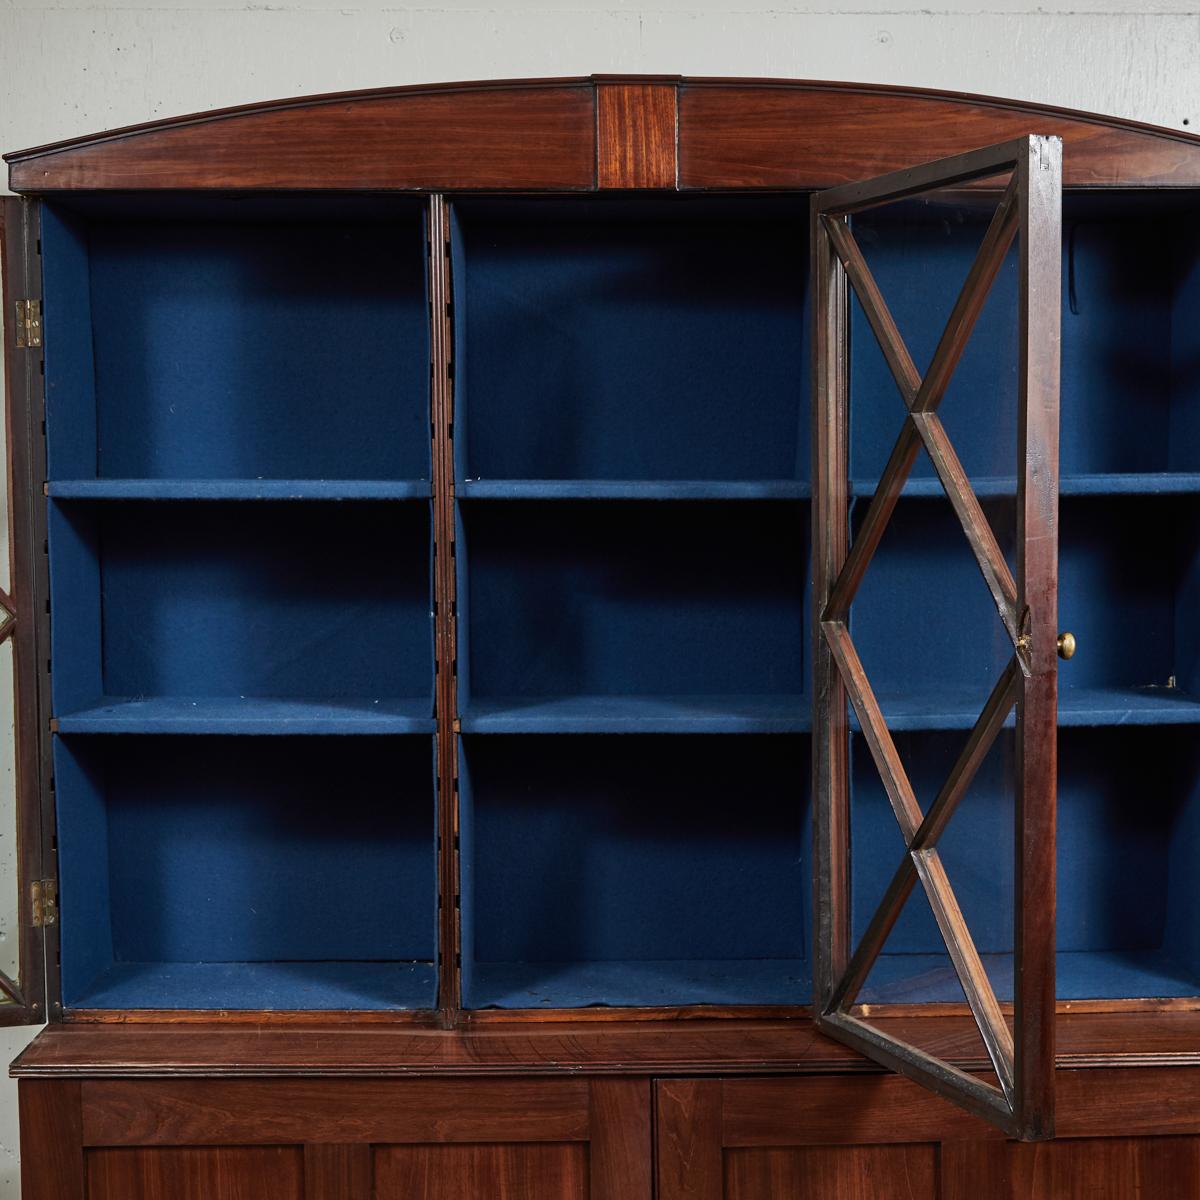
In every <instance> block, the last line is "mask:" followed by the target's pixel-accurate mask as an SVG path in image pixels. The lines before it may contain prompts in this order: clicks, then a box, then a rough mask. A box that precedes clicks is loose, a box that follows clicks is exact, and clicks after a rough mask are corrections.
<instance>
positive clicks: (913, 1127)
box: [655, 1068, 1200, 1200]
mask: <svg viewBox="0 0 1200 1200" xmlns="http://www.w3.org/2000/svg"><path fill="white" fill-rule="evenodd" d="M1090 1076H1098V1077H1099V1078H1089V1077H1090ZM1197 1076H1200V1071H1187V1070H1179V1069H1175V1068H1166V1069H1164V1070H1157V1071H1130V1070H1122V1069H1119V1068H1118V1069H1115V1070H1109V1071H1089V1070H1083V1071H1067V1072H1064V1083H1063V1089H1062V1091H1063V1095H1062V1103H1061V1105H1060V1108H1061V1113H1060V1115H1061V1118H1062V1122H1061V1123H1062V1129H1061V1135H1062V1136H1061V1137H1060V1138H1059V1139H1058V1140H1055V1141H1054V1142H1051V1143H1049V1144H1032V1145H1031V1144H1025V1143H1021V1142H1014V1141H1009V1140H1006V1139H1005V1137H1004V1135H1003V1134H1002V1133H1001V1132H1000V1131H999V1130H997V1129H996V1128H995V1126H994V1125H993V1124H991V1123H989V1122H986V1121H984V1120H983V1119H981V1118H979V1117H975V1116H972V1115H971V1114H969V1113H967V1112H965V1111H964V1110H963V1109H961V1108H959V1107H956V1106H954V1105H953V1104H950V1103H948V1102H947V1101H945V1100H943V1099H941V1098H940V1097H938V1096H935V1095H934V1094H933V1093H932V1092H930V1091H929V1090H928V1089H925V1088H922V1087H921V1086H920V1085H919V1084H916V1083H914V1082H912V1081H910V1080H907V1079H901V1078H898V1077H897V1076H894V1075H892V1076H858V1077H850V1076H838V1077H831V1076H825V1077H820V1076H809V1077H806V1078H782V1079H761V1078H760V1079H725V1080H721V1079H674V1080H664V1081H662V1082H660V1083H658V1085H657V1089H658V1091H657V1096H656V1104H655V1111H656V1120H657V1137H656V1145H657V1172H658V1192H657V1195H658V1200H791V1198H792V1197H797V1198H799V1197H803V1198H804V1200H1097V1198H1099V1197H1104V1198H1106V1200H1107V1198H1109V1197H1111V1198H1113V1200H1117V1198H1119V1200H1126V1198H1127V1197H1128V1198H1131V1197H1135V1196H1145V1197H1151V1196H1154V1197H1157V1196H1164V1197H1166V1196H1193V1195H1196V1194H1200V1136H1197V1134H1198V1133H1200V1125H1198V1123H1197V1122H1198V1117H1197V1113H1198V1112H1200V1110H1198V1109H1197V1108H1196V1107H1195V1099H1196V1094H1197V1087H1200V1079H1198V1078H1196V1077H1197ZM1108 1089H1111V1091H1109V1090H1108ZM1097 1094H1101V1095H1110V1096H1111V1097H1112V1100H1111V1102H1110V1103H1099V1104H1098V1103H1096V1095H1097ZM1134 1108H1136V1109H1137V1112H1138V1114H1143V1113H1144V1114H1145V1115H1144V1119H1143V1118H1141V1117H1139V1116H1137V1115H1134V1114H1133V1113H1132V1112H1131V1110H1132V1109H1134ZM1131 1128H1133V1129H1140V1130H1151V1129H1157V1130H1160V1131H1166V1130H1170V1131H1171V1133H1172V1134H1173V1135H1174V1136H1169V1137H1167V1136H1143V1137H1130V1136H1113V1135H1115V1134H1122V1135H1124V1134H1127V1133H1128V1132H1129V1131H1130V1130H1131Z"/></svg>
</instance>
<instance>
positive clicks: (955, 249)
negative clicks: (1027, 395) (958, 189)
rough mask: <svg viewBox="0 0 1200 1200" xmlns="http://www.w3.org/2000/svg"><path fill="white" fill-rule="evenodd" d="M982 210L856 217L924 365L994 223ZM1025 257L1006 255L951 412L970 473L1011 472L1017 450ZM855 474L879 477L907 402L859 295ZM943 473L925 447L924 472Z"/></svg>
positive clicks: (952, 392)
mask: <svg viewBox="0 0 1200 1200" xmlns="http://www.w3.org/2000/svg"><path fill="white" fill-rule="evenodd" d="M986 215H987V214H986V213H984V214H983V220H982V221H981V219H980V213H979V212H976V211H973V210H968V209H964V208H957V207H953V206H950V205H942V204H931V203H926V202H921V201H917V202H911V203H907V204H903V205H895V206H891V207H889V208H886V209H882V210H879V211H877V212H868V213H864V214H861V215H859V216H856V217H854V218H853V228H854V235H855V238H856V239H857V241H858V243H859V245H860V246H861V247H862V250H863V254H864V255H865V256H866V259H867V263H868V265H869V266H870V268H871V271H872V273H873V274H874V276H875V279H876V282H877V283H878V284H879V287H880V289H881V290H882V292H883V295H884V299H885V300H886V301H887V304H888V307H889V308H890V310H891V312H892V315H893V317H895V320H896V324H897V326H898V327H899V329H900V333H901V336H902V337H903V338H904V341H905V344H906V345H907V346H908V349H909V353H910V354H911V355H912V357H913V361H914V362H915V363H916V366H917V370H918V371H924V370H925V368H926V367H927V366H928V365H929V361H930V359H931V358H932V357H933V352H934V350H935V348H936V347H937V343H938V340H939V339H940V337H941V334H942V330H943V328H944V326H945V322H946V318H947V317H948V316H949V315H950V310H951V308H952V306H953V304H954V299H955V297H956V296H957V294H958V290H959V288H960V287H961V286H962V283H963V280H964V278H965V277H966V273H967V271H968V269H969V267H970V265H971V261H972V259H973V258H974V255H975V252H976V250H977V249H978V246H979V242H980V239H981V238H982V236H983V231H984V229H985V227H986V225H985V222H986ZM1017 352H1018V342H1017V263H1016V254H1015V252H1012V253H1010V255H1009V257H1008V258H1007V259H1006V260H1005V264H1004V266H1003V268H1002V269H1001V272H1000V275H999V277H998V278H997V280H996V282H995V284H994V285H993V288H992V293H991V295H990V296H989V298H988V301H987V304H986V305H985V307H984V310H983V312H982V314H981V315H980V318H979V321H978V323H977V325H976V327H975V331H974V333H973V334H972V337H971V340H970V342H969V343H968V346H967V349H966V351H965V353H964V354H963V357H962V360H961V361H960V362H959V364H958V367H957V369H956V370H955V372H954V376H953V378H952V380H951V384H950V387H949V389H948V391H947V393H946V397H945V399H944V400H943V402H942V407H941V416H942V419H943V421H944V422H945V423H946V427H947V429H948V430H949V432H950V434H951V436H952V437H953V438H954V442H955V446H956V448H957V450H958V453H959V455H960V457H961V458H962V460H963V464H964V466H965V467H966V468H967V471H968V473H970V474H976V475H1011V474H1012V473H1013V472H1014V471H1015V469H1016V458H1017V442H1016V437H1017V425H1016V411H1017V405H1016V398H1017V370H1018V353H1017ZM850 384H851V402H850V428H851V452H850V473H851V475H852V477H853V478H855V479H871V480H874V479H878V478H879V475H880V473H881V472H882V470H883V467H884V464H885V463H886V462H887V458H888V455H889V453H890V452H891V449H892V445H893V443H894V442H895V440H896V436H897V434H898V433H899V432H900V426H901V424H902V422H903V419H904V413H905V408H904V402H903V400H902V399H901V398H900V393H899V391H898V390H897V388H896V384H895V382H894V380H893V378H892V375H891V373H890V372H889V370H888V368H887V364H886V362H885V361H884V358H883V355H882V353H881V351H880V349H879V345H878V343H877V342H876V340H875V336H874V334H873V333H872V332H871V328H870V326H869V325H868V324H867V320H866V317H865V315H864V314H863V311H862V308H861V306H860V305H859V303H858V300H857V298H853V299H852V303H851V316H850ZM932 474H933V467H932V465H931V464H930V462H929V460H928V458H926V457H925V456H924V455H921V457H920V458H919V459H918V461H917V464H916V466H915V468H914V470H913V475H914V477H919V476H929V475H932Z"/></svg>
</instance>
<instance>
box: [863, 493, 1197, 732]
mask: <svg viewBox="0 0 1200 1200" xmlns="http://www.w3.org/2000/svg"><path fill="white" fill-rule="evenodd" d="M863 504H865V502H863V503H862V504H859V505H856V513H855V518H856V521H857V519H858V518H859V514H860V513H861V511H862V507H863ZM983 505H984V511H985V514H986V515H987V516H988V518H989V520H990V522H991V524H992V528H993V530H994V531H995V533H996V535H997V538H998V539H999V541H1000V544H1001V547H1002V549H1004V550H1005V551H1006V552H1007V553H1009V554H1010V558H1011V550H1012V530H1013V526H1014V523H1015V510H1014V506H1013V504H1012V503H1011V502H1010V501H1006V500H1001V499H998V498H996V499H990V500H985V501H983ZM1014 565H1015V564H1014ZM1198 599H1200V498H1198V497H1196V496H1187V495H1169V496H1141V495H1130V496H1121V497H1115V496H1104V495H1079V496H1066V497H1064V498H1063V500H1062V503H1061V505H1060V521H1059V628H1060V629H1063V630H1070V631H1071V632H1072V633H1074V634H1075V636H1076V639H1077V642H1078V646H1079V651H1078V653H1077V654H1076V656H1075V657H1074V658H1072V659H1071V660H1070V661H1067V662H1061V663H1060V664H1059V716H1058V719H1059V724H1060V725H1064V726H1071V725H1122V724H1131V723H1132V724H1195V723H1197V722H1200V699H1198V696H1200V626H1198V625H1197V622H1196V620H1195V618H1194V613H1195V610H1196V605H1197V601H1198ZM851 632H852V635H853V637H854V642H855V645H856V647H857V648H858V651H859V654H860V655H861V657H862V660H863V663H864V666H865V668H866V671H867V675H868V677H869V678H870V680H871V682H872V685H873V686H874V687H875V689H876V691H877V694H878V696H879V699H880V702H881V704H882V705H883V709H884V713H885V716H887V717H888V719H889V723H890V724H891V725H892V727H893V728H897V729H920V728H969V727H970V726H971V725H972V724H974V721H975V719H976V718H977V717H978V715H979V712H980V710H981V709H982V707H983V703H984V701H985V700H986V698H987V695H988V693H989V692H990V690H991V688H992V686H993V684H994V683H995V681H996V680H997V678H998V677H999V675H1000V672H1001V671H1002V670H1003V668H1004V666H1005V664H1006V663H1007V662H1008V661H1009V659H1010V658H1011V656H1012V642H1011V640H1010V639H1009V637H1008V635H1007V634H1006V633H1005V631H1004V628H1003V626H1002V625H1001V623H1000V619H999V617H998V615H997V613H996V609H995V606H994V604H993V603H992V600H991V596H990V594H989V593H988V591H987V588H986V586H985V584H984V582H983V579H982V577H981V576H980V573H979V569H978V566H977V564H976V562H975V559H974V557H973V555H972V553H971V551H970V549H969V547H968V545H967V541H966V537H965V535H964V533H963V531H962V527H961V526H960V524H959V522H958V519H957V518H956V516H955V515H954V513H953V512H952V511H951V509H950V505H949V502H948V501H946V500H945V499H944V498H943V499H942V500H940V501H939V500H936V499H932V498H911V499H902V500H901V502H900V504H899V505H898V507H897V509H896V512H895V514H894V515H893V517H892V521H891V523H890V524H889V526H888V528H887V530H886V531H885V533H884V536H883V540H882V542H881V543H880V546H879V549H878V550H877V552H876V555H875V558H874V559H873V561H872V562H871V564H870V565H869V566H868V568H867V571H866V574H865V576H864V578H863V582H862V585H861V587H860V590H859V593H858V595H857V596H856V598H855V602H854V605H853V607H852V609H851Z"/></svg>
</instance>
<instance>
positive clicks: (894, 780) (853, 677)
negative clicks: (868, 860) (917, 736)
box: [823, 621, 921, 844]
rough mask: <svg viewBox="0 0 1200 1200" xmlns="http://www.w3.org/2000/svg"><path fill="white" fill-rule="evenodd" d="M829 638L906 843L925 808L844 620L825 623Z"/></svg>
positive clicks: (909, 839) (910, 839) (826, 633)
mask: <svg viewBox="0 0 1200 1200" xmlns="http://www.w3.org/2000/svg"><path fill="white" fill-rule="evenodd" d="M823 628H824V630H825V639H826V641H827V642H828V643H829V649H830V651H831V652H832V654H833V657H834V661H835V662H836V663H837V665H838V669H839V670H840V672H841V675H842V683H843V685H844V686H845V689H846V691H847V693H848V694H849V696H850V703H851V704H853V705H854V711H855V712H856V713H857V714H858V719H859V722H860V723H861V725H862V731H863V737H864V738H865V739H866V742H867V747H868V748H869V749H870V751H871V757H872V758H873V759H874V760H875V766H876V767H877V768H878V770H879V776H880V778H881V779H882V780H883V786H884V789H885V790H886V791H887V794H888V799H889V800H890V801H891V804H892V811H893V812H894V813H895V814H896V821H897V823H898V824H899V826H900V832H901V833H903V834H904V841H905V844H907V843H909V842H911V841H912V838H913V835H914V834H915V833H916V831H917V829H918V828H919V826H920V824H921V806H920V805H919V804H918V803H917V797H916V795H915V794H914V793H913V789H912V784H911V783H910V782H909V779H908V773H907V772H906V771H905V770H904V764H903V763H902V762H901V761H900V753H899V751H898V750H897V749H896V743H895V742H894V741H893V740H892V735H891V732H890V731H889V730H888V727H887V722H886V721H885V720H884V719H883V712H882V711H881V710H880V707H879V701H878V700H876V699H875V693H874V692H873V691H872V690H871V685H870V683H869V682H868V680H867V673H866V671H865V670H863V665H862V660H861V659H860V658H859V657H858V651H857V650H855V648H854V643H853V642H852V641H851V640H850V633H849V631H848V630H847V629H846V626H845V625H844V624H843V623H842V622H841V621H826V622H824V623H823Z"/></svg>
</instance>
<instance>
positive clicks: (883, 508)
mask: <svg viewBox="0 0 1200 1200" xmlns="http://www.w3.org/2000/svg"><path fill="white" fill-rule="evenodd" d="M920 448H921V438H920V435H919V434H918V433H917V429H916V426H915V425H913V423H912V421H911V420H910V419H909V418H907V417H906V418H905V420H904V424H903V425H902V426H901V427H900V435H899V437H897V438H896V442H895V445H894V446H893V447H892V452H891V454H890V455H889V456H888V461H887V465H886V466H885V467H884V469H883V474H882V475H881V476H880V477H879V484H878V486H877V487H876V488H875V494H874V495H873V496H872V497H871V503H870V504H869V505H868V507H867V515H866V516H865V517H864V518H863V522H862V524H861V525H860V526H859V529H858V534H857V536H856V537H855V539H854V541H853V542H852V543H851V546H850V553H849V554H848V555H847V557H846V561H845V563H844V564H843V565H842V569H841V572H840V573H839V574H838V577H837V582H836V583H835V584H834V588H833V592H832V593H831V595H830V597H829V603H828V604H826V605H825V611H824V612H823V613H822V614H821V620H822V621H844V620H845V618H846V614H847V613H848V612H849V611H850V604H851V602H852V601H853V600H854V597H855V594H856V593H857V592H858V585H859V584H860V583H862V579H863V576H864V575H865V574H866V572H867V567H868V566H869V565H870V562H871V558H872V556H873V555H874V553H875V551H876V550H877V549H878V548H879V543H880V541H881V540H882V538H883V533H884V530H885V529H886V528H887V523H888V521H890V520H891V519H892V513H894V512H895V511H896V505H897V503H898V502H899V500H900V494H901V492H903V490H904V484H905V482H906V480H907V479H908V476H909V472H910V471H912V468H913V463H915V462H916V460H917V451H918V450H920Z"/></svg>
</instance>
